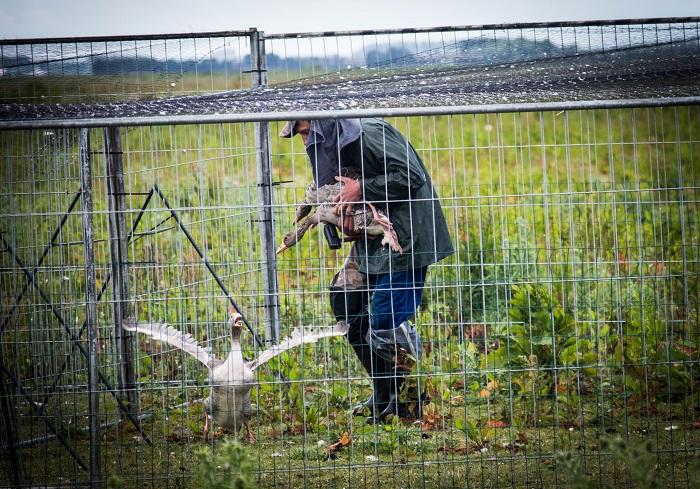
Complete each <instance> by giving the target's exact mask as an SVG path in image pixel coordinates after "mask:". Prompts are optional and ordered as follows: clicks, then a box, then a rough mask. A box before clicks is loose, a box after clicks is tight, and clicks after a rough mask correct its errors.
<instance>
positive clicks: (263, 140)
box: [250, 29, 280, 343]
mask: <svg viewBox="0 0 700 489" xmlns="http://www.w3.org/2000/svg"><path fill="white" fill-rule="evenodd" d="M250 62H251V74H252V81H253V86H254V87H261V86H265V85H267V63H266V60H265V33H264V32H262V31H258V30H255V29H251V31H250ZM269 129H270V128H269V123H267V122H255V123H254V131H255V161H256V167H257V178H258V181H257V183H258V200H259V204H260V236H261V239H262V248H263V267H264V270H263V288H264V297H263V301H264V307H265V339H266V340H267V341H268V342H273V343H274V342H277V341H278V340H279V337H280V314H279V288H278V284H277V255H276V253H275V222H274V212H273V205H274V199H273V194H272V165H271V161H272V158H271V152H270V131H269Z"/></svg>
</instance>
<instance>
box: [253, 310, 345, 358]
mask: <svg viewBox="0 0 700 489" xmlns="http://www.w3.org/2000/svg"><path fill="white" fill-rule="evenodd" d="M347 331H348V328H347V325H346V324H345V322H343V321H339V322H338V324H336V325H335V326H333V327H331V328H328V327H319V328H311V327H304V328H301V329H299V328H297V329H294V330H293V331H292V334H291V335H290V336H289V337H288V338H286V339H285V340H283V341H281V342H280V343H278V344H276V345H275V346H273V347H271V348H270V349H268V350H265V351H264V352H262V353H261V354H260V355H258V358H256V359H255V360H253V361H251V362H249V363H248V367H249V368H250V369H251V370H255V369H256V368H258V367H259V366H260V365H262V364H264V363H265V362H267V361H269V360H270V359H272V358H275V357H276V356H277V355H279V354H280V353H282V352H285V351H287V350H289V349H291V348H294V347H297V346H299V345H303V344H308V343H316V342H317V341H318V340H320V339H321V338H330V337H332V336H343V335H345V334H346V333H347Z"/></svg>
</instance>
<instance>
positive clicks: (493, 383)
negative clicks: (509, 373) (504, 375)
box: [479, 380, 500, 398]
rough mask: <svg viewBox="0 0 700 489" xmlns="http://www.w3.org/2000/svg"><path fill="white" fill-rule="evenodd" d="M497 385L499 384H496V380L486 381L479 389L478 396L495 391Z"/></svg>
mask: <svg viewBox="0 0 700 489" xmlns="http://www.w3.org/2000/svg"><path fill="white" fill-rule="evenodd" d="M499 387H500V385H499V384H498V382H496V381H495V380H491V381H489V382H487V383H486V387H484V388H483V389H481V390H480V391H479V397H482V398H483V397H489V396H490V395H491V394H493V393H494V392H495V391H497V390H498V388H499Z"/></svg>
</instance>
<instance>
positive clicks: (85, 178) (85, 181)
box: [0, 18, 700, 487]
mask: <svg viewBox="0 0 700 489" xmlns="http://www.w3.org/2000/svg"><path fill="white" fill-rule="evenodd" d="M672 20H673V21H679V22H683V21H688V22H697V19H695V18H691V19H672ZM652 21H654V22H656V21H658V19H655V20H652ZM652 21H649V22H652ZM644 22H645V21H638V20H634V21H629V23H630V24H632V23H635V24H636V23H644ZM612 24H624V22H620V21H611V22H609V23H608V22H601V23H598V24H595V23H547V24H528V25H527V27H545V28H549V27H553V28H558V27H563V26H581V25H612ZM498 27H499V26H470V27H468V28H480V29H489V28H498ZM509 27H517V26H509ZM468 28H467V27H455V28H442V29H432V30H427V29H426V30H421V29H401V30H382V31H352V32H338V33H331V35H348V36H362V35H368V34H370V35H376V34H394V33H402V34H403V33H418V32H428V31H430V32H441V31H449V30H452V29H454V30H465V29H468ZM229 34H230V35H245V36H248V37H249V39H250V41H249V42H250V47H251V50H250V51H251V52H250V55H251V60H252V62H251V69H250V72H251V80H252V82H251V85H252V86H264V85H266V83H267V79H266V78H267V77H266V47H265V46H266V40H275V39H277V40H283V39H295V38H310V37H321V36H324V35H328V34H329V33H295V34H284V35H268V36H265V35H264V33H262V32H260V31H257V30H255V29H252V30H251V31H247V32H245V33H229ZM203 36H206V34H203ZM172 37H173V38H179V37H180V36H178V35H173V36H172ZM145 38H146V37H143V36H137V37H135V39H139V40H141V39H145ZM155 38H159V39H162V38H165V36H154V39H155ZM125 39H126V38H124V37H118V38H114V39H113V40H115V41H122V40H125ZM93 40H94V39H92V38H89V39H75V40H74V41H75V42H81V41H89V42H92V41H93ZM102 40H105V41H106V40H107V39H106V38H103V39H102ZM30 41H31V42H32V43H34V42H37V43H42V42H53V41H61V40H28V41H27V42H30ZM0 44H2V45H8V44H12V42H8V41H2V42H1V43H0ZM694 105H700V97H689V98H675V99H674V98H669V99H645V100H616V101H588V102H556V103H543V104H542V103H541V104H504V105H497V106H469V107H466V106H463V107H444V108H441V107H429V108H410V107H408V108H393V109H365V110H342V111H323V112H302V113H298V112H293V113H285V112H281V113H272V114H244V115H236V114H230V115H226V114H217V115H211V116H208V115H205V116H168V115H164V116H161V117H150V118H118V119H109V120H77V121H76V120H71V121H66V120H64V121H61V120H55V121H50V120H40V121H31V122H26V121H24V122H7V121H2V122H0V129H5V130H24V129H39V128H46V129H50V128H53V129H66V130H67V129H69V128H79V129H80V131H79V134H80V161H81V174H80V176H81V185H80V191H79V193H78V194H77V195H76V196H75V198H74V199H73V200H72V202H71V204H70V206H69V208H68V210H67V212H66V213H65V215H64V216H63V218H62V221H61V224H60V225H59V227H58V228H57V229H56V230H55V232H54V233H53V235H52V238H51V242H53V241H54V239H55V238H56V237H57V236H58V234H59V233H60V231H61V227H62V225H63V223H64V222H65V220H66V219H67V217H68V216H69V215H70V214H71V212H72V210H73V209H74V207H75V205H76V204H77V202H78V200H79V199H80V200H81V203H82V212H81V214H82V229H83V233H84V238H83V244H84V246H85V248H84V257H85V258H84V267H85V278H86V297H85V322H84V324H83V328H81V330H80V332H79V333H78V334H77V335H76V334H75V333H74V332H73V331H72V330H71V329H70V327H69V326H68V325H67V324H66V321H65V319H63V317H62V314H61V313H60V311H59V310H58V309H57V308H56V307H55V306H53V305H52V302H51V299H50V297H49V296H48V294H46V293H45V292H44V291H42V289H41V285H40V284H38V283H37V281H36V277H35V275H36V271H37V269H38V268H39V267H40V265H41V262H42V260H43V258H44V257H45V256H46V253H48V250H49V249H50V248H51V244H49V245H48V246H47V247H46V251H45V253H44V255H43V256H42V257H41V258H40V259H39V260H38V262H37V264H36V265H34V269H33V270H31V267H30V266H27V265H26V264H24V263H23V262H22V261H21V258H20V256H19V255H18V254H17V253H16V252H15V251H14V246H13V244H12V243H10V242H9V241H7V240H6V239H5V238H4V237H3V238H2V240H3V246H4V247H5V249H6V250H10V251H11V254H12V256H13V258H14V260H15V262H16V264H17V266H18V267H19V268H20V269H22V270H23V273H24V275H25V277H26V285H25V286H24V289H23V290H22V293H21V294H20V296H19V297H20V299H21V296H22V295H23V294H24V292H25V291H26V289H27V288H28V287H30V286H33V287H35V288H36V289H37V290H38V292H39V294H40V295H41V296H42V298H43V299H44V300H45V301H46V303H47V304H49V305H50V309H51V312H52V313H53V315H54V316H55V317H56V318H57V319H58V321H59V323H60V324H61V325H62V326H63V327H64V329H65V330H66V332H67V334H68V335H69V338H70V340H71V341H72V342H73V344H74V345H75V347H76V348H77V349H78V350H79V352H80V353H81V354H82V355H83V356H84V357H85V358H86V361H87V365H88V368H89V375H88V378H89V380H88V384H89V393H90V394H89V400H90V405H89V418H90V436H91V438H90V448H91V450H90V461H89V463H88V462H86V461H84V460H82V458H81V456H80V454H78V453H75V451H74V449H73V448H72V447H71V445H70V443H69V442H66V441H64V440H62V434H61V433H60V431H59V430H57V429H55V428H53V427H52V425H51V420H50V419H49V418H48V417H46V415H45V414H44V413H43V405H44V404H46V399H45V400H44V402H43V403H41V402H37V401H35V400H33V398H32V397H31V395H30V394H29V393H28V392H25V391H24V389H23V386H22V384H21V381H19V380H18V379H16V378H15V377H14V376H13V374H12V372H10V371H9V370H8V369H7V368H6V367H5V366H4V364H0V370H1V373H2V374H3V382H2V387H3V391H2V392H0V397H1V398H2V399H0V400H1V401H2V408H3V409H2V411H3V412H2V414H3V422H4V424H5V430H6V433H7V436H8V438H7V443H6V444H5V445H3V450H7V452H8V455H9V456H10V457H11V459H12V460H19V459H20V458H21V457H20V455H19V454H18V450H21V449H22V447H25V446H27V445H30V444H33V443H37V442H42V441H46V438H47V437H44V439H37V440H18V439H16V432H15V431H16V430H15V429H14V428H13V426H12V424H13V422H12V420H13V414H12V409H11V407H10V406H8V405H7V404H8V403H7V402H6V400H7V399H8V398H9V397H10V396H9V394H8V387H7V386H10V387H11V388H12V387H13V388H15V389H17V391H18V392H20V394H21V395H22V396H24V397H25V398H26V400H27V402H28V404H29V405H30V407H31V409H32V410H33V411H34V413H35V415H36V416H38V417H40V418H43V419H44V420H45V422H46V426H47V427H48V429H49V431H51V432H52V434H51V435H50V437H56V438H57V439H59V441H60V442H61V443H63V445H64V447H65V448H66V450H67V451H69V452H70V453H71V454H72V456H73V457H74V458H75V459H76V461H77V464H78V465H80V466H81V467H82V468H83V469H87V468H88V467H89V469H90V484H91V485H92V486H93V487H98V486H100V484H101V482H102V471H101V467H100V460H101V452H100V450H101V444H102V440H101V436H100V435H101V430H102V429H103V428H106V427H107V426H108V423H107V424H105V423H100V416H101V412H100V406H99V404H100V403H99V397H98V392H99V391H100V390H102V391H103V392H107V393H109V394H111V395H113V396H114V397H115V400H116V402H117V403H118V406H119V410H120V411H121V412H122V413H123V415H124V418H125V419H128V420H129V422H130V423H131V424H132V425H133V426H134V428H135V429H136V430H138V431H139V433H140V436H141V438H142V439H143V440H144V441H146V442H148V440H149V437H148V435H147V434H146V433H145V432H144V431H143V428H142V427H141V421H142V419H141V418H140V417H139V416H138V403H139V400H138V390H137V389H136V387H135V384H136V381H135V379H134V373H133V357H132V354H131V352H130V349H131V346H132V344H133V343H132V342H133V340H132V339H131V338H130V337H129V335H127V334H124V332H123V330H122V329H121V328H120V327H119V324H120V323H121V319H122V318H124V317H128V316H129V315H130V314H132V313H131V311H130V304H131V303H132V302H133V299H132V298H131V297H130V295H129V278H128V277H129V270H128V265H127V260H126V259H125V258H124V257H125V256H126V255H127V248H128V243H129V241H130V239H131V237H132V236H133V234H134V231H135V227H136V225H137V224H138V221H139V218H137V219H136V221H135V223H134V226H132V230H131V231H130V232H129V233H127V231H126V224H125V215H126V212H127V209H126V207H125V202H124V196H125V195H128V193H129V192H128V189H127V188H125V186H124V170H123V161H122V156H121V155H123V154H124V151H123V148H122V147H121V144H122V135H121V134H120V132H121V131H120V130H119V127H123V126H130V127H133V126H141V127H142V126H159V125H180V124H218V123H232V122H254V124H255V129H254V148H255V149H254V152H255V160H256V175H257V182H256V184H257V187H258V205H259V219H258V221H259V232H260V235H261V237H262V248H263V259H262V261H261V263H262V266H263V267H264V270H265V274H264V279H263V283H264V291H265V292H264V311H265V322H264V325H265V327H264V330H265V341H267V342H274V341H276V340H277V339H279V338H280V335H281V331H280V330H281V327H280V312H279V307H280V304H279V297H280V291H279V284H278V279H277V277H278V270H277V260H276V256H275V239H276V227H275V225H276V223H275V219H276V217H275V216H276V212H275V211H276V210H279V204H276V203H275V200H274V192H273V186H274V185H275V184H276V182H275V181H274V165H273V163H272V157H273V154H272V146H273V145H272V143H271V141H270V132H271V131H270V124H269V123H270V122H274V121H285V120H288V119H299V118H308V119H321V118H328V119H335V118H339V117H360V118H366V117H375V116H377V117H397V116H413V115H426V116H434V115H466V114H483V113H492V114H507V113H523V112H533V113H539V114H540V115H541V114H542V113H544V112H554V111H557V112H558V111H586V110H589V109H617V108H645V107H679V106H694ZM88 128H104V131H103V140H104V157H105V165H106V167H105V176H106V178H107V192H106V195H107V196H108V202H107V209H108V212H107V215H108V216H109V236H110V239H109V249H110V255H111V274H110V275H108V279H107V280H106V281H105V282H103V285H102V288H101V290H100V291H99V292H97V287H96V284H95V282H94V280H95V263H94V250H92V249H91V244H92V239H91V238H90V237H91V236H92V235H93V233H94V230H93V223H92V218H93V213H94V211H93V202H92V188H91V183H92V180H93V178H92V177H91V167H92V162H91V155H92V154H93V152H92V151H91V150H90V142H89V131H88ZM676 129H678V128H676ZM678 141H680V137H679V138H678ZM678 165H679V168H680V165H681V162H680V160H679V162H678ZM681 183H682V182H681ZM695 183H696V182H693V183H692V185H694V184H695ZM681 186H682V185H681ZM691 190H694V191H696V190H695V189H691ZM154 196H157V197H159V198H160V199H161V201H162V202H163V204H164V205H165V207H167V208H169V209H171V212H172V217H173V219H174V220H175V222H176V224H177V226H178V228H179V229H180V230H181V231H182V232H183V233H184V234H185V235H186V237H187V239H188V241H189V242H190V244H191V245H192V246H193V248H194V249H195V250H196V252H197V254H198V256H199V257H200V258H201V259H202V261H203V264H204V265H205V266H206V267H207V269H208V271H209V272H210V273H212V275H213V277H214V279H215V280H216V281H217V283H218V284H219V285H220V287H221V288H222V293H223V294H224V295H226V296H228V298H229V300H230V302H231V304H232V305H233V306H234V307H236V308H238V305H237V304H236V301H235V300H234V299H233V297H232V295H231V294H230V293H229V292H228V291H226V288H225V285H224V284H223V282H222V281H221V280H220V279H219V278H218V276H217V275H216V271H215V269H214V267H213V266H212V265H211V264H209V263H208V261H207V258H206V256H205V252H203V251H202V250H201V249H200V247H199V246H198V244H197V243H196V241H195V240H194V238H193V237H192V236H191V234H190V233H189V232H188V230H187V227H186V225H185V224H184V223H183V222H182V221H181V220H180V219H179V217H178V211H177V209H176V208H173V207H172V206H171V205H170V204H169V203H168V200H167V197H166V195H164V193H163V192H162V191H161V190H160V189H159V188H158V187H157V186H155V187H154V188H153V189H152V190H151V191H149V192H148V194H147V195H146V196H145V199H144V203H143V207H142V210H143V209H145V208H146V206H147V205H148V204H149V201H150V200H151V199H152V198H153V197H154ZM680 198H681V199H682V198H683V196H682V195H681V197H680ZM680 205H681V208H683V205H684V204H683V202H681V204H680ZM681 224H683V218H681ZM684 242H685V241H684ZM683 279H684V280H686V281H687V280H688V276H687V275H686V276H685V277H683ZM110 281H111V285H112V288H113V294H114V301H113V304H112V307H113V313H112V314H113V318H114V326H115V329H114V332H115V338H116V340H117V345H119V346H118V351H119V354H118V362H119V367H118V371H119V375H118V383H117V385H115V386H112V385H111V383H110V382H109V380H108V379H107V378H106V377H105V376H104V375H103V374H102V373H101V372H100V371H99V369H98V362H97V357H96V356H97V353H98V349H99V346H98V344H97V334H98V333H97V329H96V321H98V318H97V312H96V309H95V306H96V303H97V301H99V299H100V297H101V295H102V293H103V292H104V291H105V289H106V287H107V286H108V283H109V282H110ZM685 291H686V294H687V292H688V289H687V287H686V288H685ZM20 299H18V300H17V301H16V303H17V304H18V303H19V300H20ZM685 301H686V303H690V301H689V299H688V297H686V298H685ZM13 307H14V306H13ZM11 315H12V312H11V313H10V314H9V315H8V316H7V318H6V319H4V321H3V326H2V327H0V334H2V331H3V330H4V328H5V325H6V323H7V322H8V321H9V319H10V316H11ZM247 326H248V328H249V329H250V331H251V332H252V333H253V334H254V337H255V341H256V343H257V344H258V345H259V346H261V345H262V341H261V340H260V339H258V338H257V336H256V335H255V332H254V330H253V328H252V326H251V325H250V324H247ZM84 330H85V331H87V338H88V342H87V345H86V346H87V348H86V347H85V346H83V343H81V336H82V334H83V331H84ZM1 354H2V351H1V350H0V355H1ZM1 361H2V357H0V362H1ZM66 362H67V360H66ZM65 365H66V364H65V363H64V367H63V368H62V369H61V371H63V369H64V368H65ZM59 377H60V376H59ZM5 378H6V379H7V380H5ZM58 381H59V378H56V382H58ZM100 383H103V384H104V386H105V388H104V389H101V388H100V387H99V384H100ZM54 387H55V385H54ZM12 466H13V467H17V468H18V469H17V471H16V472H15V473H14V474H13V477H14V482H13V483H14V484H16V485H19V484H21V480H22V474H21V470H19V467H20V464H19V462H16V463H15V462H13V463H12ZM513 483H515V482H513Z"/></svg>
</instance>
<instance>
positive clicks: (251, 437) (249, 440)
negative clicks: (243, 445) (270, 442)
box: [245, 423, 255, 445]
mask: <svg viewBox="0 0 700 489" xmlns="http://www.w3.org/2000/svg"><path fill="white" fill-rule="evenodd" d="M245 429H246V435H245V441H246V442H247V443H248V444H249V445H252V444H253V443H255V435H253V432H252V431H251V429H250V423H246V424H245Z"/></svg>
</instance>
